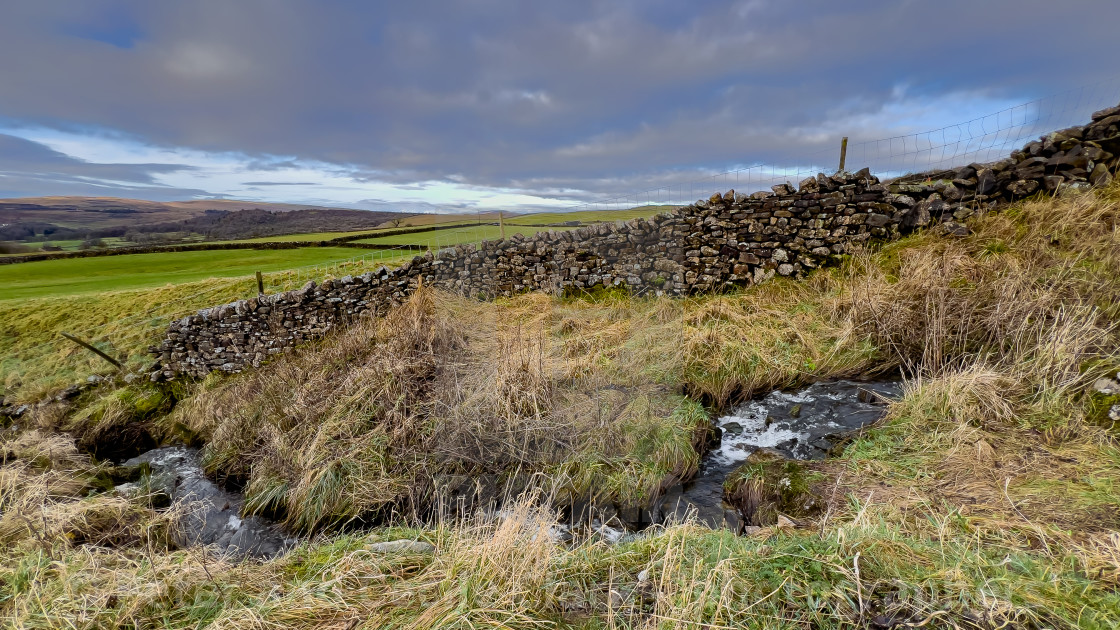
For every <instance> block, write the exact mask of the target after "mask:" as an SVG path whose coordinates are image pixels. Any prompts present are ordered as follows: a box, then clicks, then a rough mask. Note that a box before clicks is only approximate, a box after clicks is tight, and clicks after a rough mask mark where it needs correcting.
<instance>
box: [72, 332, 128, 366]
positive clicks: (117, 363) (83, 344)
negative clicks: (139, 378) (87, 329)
mask: <svg viewBox="0 0 1120 630" xmlns="http://www.w3.org/2000/svg"><path fill="white" fill-rule="evenodd" d="M59 334H60V335H62V336H63V337H66V338H67V339H69V340H70V341H73V342H74V343H76V344H78V345H79V346H81V347H83V348H85V349H86V350H89V351H90V352H92V353H94V354H96V355H97V356H99V357H101V358H102V359H105V360H106V361H108V362H109V363H112V364H113V365H114V366H116V368H117V369H118V370H120V369H123V366H122V365H121V362H120V361H117V360H116V359H114V358H113V357H111V356H109V355H107V354H105V353H104V352H102V351H100V350H98V349H97V348H94V347H93V345H92V344H90V343H88V342H85V341H82V340H81V339H78V338H77V337H75V336H74V335H71V334H70V333H64V332H60V333H59Z"/></svg>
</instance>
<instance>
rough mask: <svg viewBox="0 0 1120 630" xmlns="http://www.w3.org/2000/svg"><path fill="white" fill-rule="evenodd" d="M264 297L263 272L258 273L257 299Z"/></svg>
mask: <svg viewBox="0 0 1120 630" xmlns="http://www.w3.org/2000/svg"><path fill="white" fill-rule="evenodd" d="M262 295H264V278H263V277H262V276H261V272H259V271H258V272H257V297H260V296H262Z"/></svg>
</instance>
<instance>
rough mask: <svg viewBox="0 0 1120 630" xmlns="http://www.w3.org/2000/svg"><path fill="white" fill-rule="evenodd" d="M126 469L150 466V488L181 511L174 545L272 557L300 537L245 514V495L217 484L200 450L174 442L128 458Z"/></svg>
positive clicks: (127, 489) (136, 487)
mask: <svg viewBox="0 0 1120 630" xmlns="http://www.w3.org/2000/svg"><path fill="white" fill-rule="evenodd" d="M124 466H126V467H144V466H147V467H149V468H150V470H151V475H150V477H149V482H148V490H149V491H150V492H152V493H153V494H159V495H164V496H166V497H168V498H169V500H170V502H171V503H172V504H173V505H174V506H176V507H178V508H180V509H182V511H183V516H182V518H180V519H179V521H178V523H177V529H176V532H175V534H174V536H175V543H176V544H178V545H180V546H182V547H190V546H196V545H203V546H207V547H211V548H213V549H215V550H216V551H218V552H220V553H228V554H230V555H234V556H242V557H246V556H248V557H258V558H268V557H273V556H276V555H278V554H280V553H281V552H282V551H284V550H285V549H287V548H288V547H291V546H292V545H293V544H295V543H296V542H297V539H296V538H294V537H292V536H290V535H288V534H286V533H285V532H284V531H283V530H282V529H281V528H280V526H279V525H277V524H276V523H273V522H271V521H269V520H267V519H264V518H261V517H258V516H248V517H244V518H242V517H241V516H240V514H241V508H242V505H243V504H244V501H243V500H242V498H241V497H240V496H239V495H237V494H234V493H232V492H227V491H225V490H222V489H221V488H219V487H218V486H217V485H216V484H214V483H213V482H212V481H210V480H209V479H208V478H207V477H206V474H205V473H204V472H203V470H202V465H201V463H200V460H199V453H198V449H194V448H188V447H182V446H171V447H166V448H157V449H155V450H151V451H148V452H147V453H144V454H142V455H140V456H138V457H134V458H132V459H130V460H128V461H126V462H124ZM141 490H142V487H141V485H140V484H138V483H127V484H121V485H119V486H117V488H116V491H117V492H119V493H122V494H129V493H135V492H140V491H141Z"/></svg>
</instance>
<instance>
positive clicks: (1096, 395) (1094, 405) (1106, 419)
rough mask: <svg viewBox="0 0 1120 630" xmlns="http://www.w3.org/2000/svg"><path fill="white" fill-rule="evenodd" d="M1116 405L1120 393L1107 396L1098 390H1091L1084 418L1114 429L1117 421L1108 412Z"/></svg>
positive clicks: (1119, 399) (1118, 401) (1118, 403)
mask: <svg viewBox="0 0 1120 630" xmlns="http://www.w3.org/2000/svg"><path fill="white" fill-rule="evenodd" d="M1117 405H1120V394H1114V395H1112V396H1107V395H1105V394H1102V393H1100V392H1093V393H1091V394H1089V401H1088V409H1087V413H1086V419H1087V420H1088V421H1089V422H1091V423H1093V424H1096V425H1099V426H1102V427H1108V428H1110V429H1114V428H1116V426H1117V422H1116V420H1115V419H1114V418H1112V417H1110V415H1109V413H1110V412H1111V411H1112V408H1113V407H1114V406H1117Z"/></svg>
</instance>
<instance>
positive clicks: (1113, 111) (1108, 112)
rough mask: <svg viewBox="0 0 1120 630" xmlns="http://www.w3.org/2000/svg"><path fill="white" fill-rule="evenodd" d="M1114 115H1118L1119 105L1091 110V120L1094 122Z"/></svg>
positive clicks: (1119, 111)
mask: <svg viewBox="0 0 1120 630" xmlns="http://www.w3.org/2000/svg"><path fill="white" fill-rule="evenodd" d="M1116 115H1120V105H1117V106H1116V107H1108V108H1106V109H1102V110H1099V111H1095V112H1093V116H1092V120H1093V121H1094V122H1096V121H1098V120H1103V119H1105V118H1109V117H1112V116H1116Z"/></svg>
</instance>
